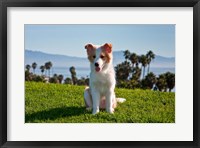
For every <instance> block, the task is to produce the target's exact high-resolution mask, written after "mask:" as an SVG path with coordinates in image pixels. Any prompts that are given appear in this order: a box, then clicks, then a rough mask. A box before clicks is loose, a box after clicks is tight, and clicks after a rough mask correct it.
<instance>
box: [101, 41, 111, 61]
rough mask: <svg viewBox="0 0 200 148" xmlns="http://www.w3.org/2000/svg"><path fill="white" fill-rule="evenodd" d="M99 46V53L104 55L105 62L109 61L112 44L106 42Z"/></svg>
mask: <svg viewBox="0 0 200 148" xmlns="http://www.w3.org/2000/svg"><path fill="white" fill-rule="evenodd" d="M101 48H102V53H101V55H103V56H105V57H104V58H103V60H104V61H106V63H109V62H110V60H111V58H112V44H108V43H106V44H104V45H103V46H102V47H101Z"/></svg>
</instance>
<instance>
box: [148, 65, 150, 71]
mask: <svg viewBox="0 0 200 148" xmlns="http://www.w3.org/2000/svg"><path fill="white" fill-rule="evenodd" d="M149 69H150V64H149V66H148V73H149Z"/></svg>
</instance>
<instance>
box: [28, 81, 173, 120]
mask: <svg viewBox="0 0 200 148" xmlns="http://www.w3.org/2000/svg"><path fill="white" fill-rule="evenodd" d="M115 91H116V96H117V97H122V98H126V99H127V101H126V102H124V103H122V104H119V105H118V107H117V108H116V109H115V113H114V114H109V113H107V112H105V111H104V110H103V111H100V113H99V114H96V115H92V114H91V111H87V110H86V109H85V104H84V100H83V92H84V86H73V85H65V84H45V83H36V82H25V121H26V123H96V122H97V123H174V122H175V93H168V92H158V91H151V90H140V89H134V90H130V89H118V88H116V90H115Z"/></svg>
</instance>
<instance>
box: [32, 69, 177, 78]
mask: <svg viewBox="0 0 200 148" xmlns="http://www.w3.org/2000/svg"><path fill="white" fill-rule="evenodd" d="M145 70H146V73H147V68H146V69H145ZM168 71H169V72H172V73H175V68H155V67H152V68H150V72H153V73H154V74H155V75H156V76H159V75H160V74H162V73H165V72H168ZM31 72H33V70H32V69H31ZM35 74H38V75H41V74H42V73H41V70H40V69H39V68H36V69H35ZM44 74H45V72H44ZM53 74H57V75H60V74H62V75H63V76H64V79H65V78H67V77H70V78H71V73H70V71H69V67H52V68H51V70H50V76H53ZM46 75H48V72H47V73H46ZM89 75H90V69H89V68H82V67H79V68H76V76H77V77H78V78H81V77H85V78H86V77H89Z"/></svg>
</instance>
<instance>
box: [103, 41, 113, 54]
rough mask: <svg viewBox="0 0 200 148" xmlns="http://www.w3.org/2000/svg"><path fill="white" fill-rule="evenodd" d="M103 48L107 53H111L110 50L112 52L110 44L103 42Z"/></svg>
mask: <svg viewBox="0 0 200 148" xmlns="http://www.w3.org/2000/svg"><path fill="white" fill-rule="evenodd" d="M103 48H104V49H105V51H106V52H107V53H111V52H112V44H109V43H105V44H104V45H103Z"/></svg>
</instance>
